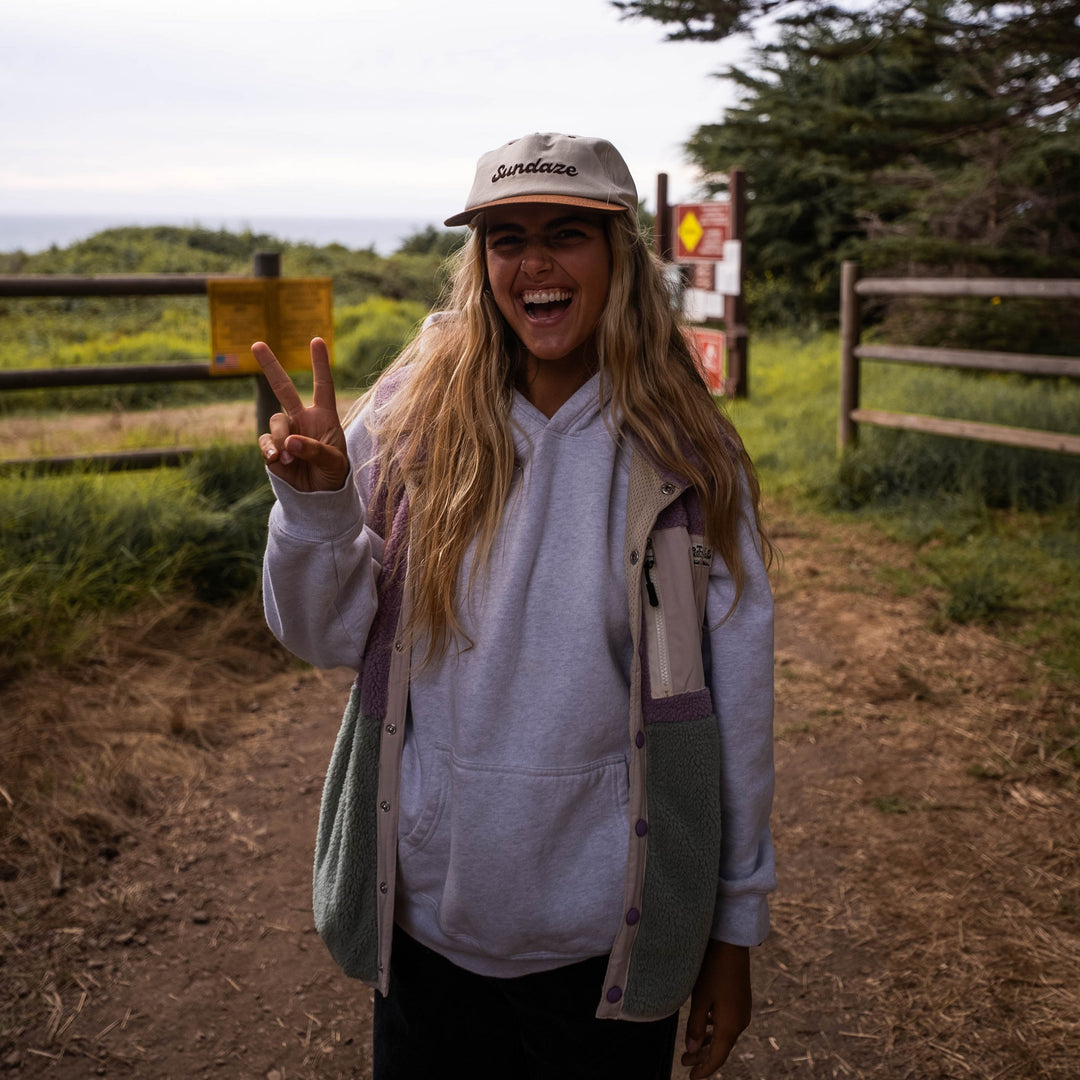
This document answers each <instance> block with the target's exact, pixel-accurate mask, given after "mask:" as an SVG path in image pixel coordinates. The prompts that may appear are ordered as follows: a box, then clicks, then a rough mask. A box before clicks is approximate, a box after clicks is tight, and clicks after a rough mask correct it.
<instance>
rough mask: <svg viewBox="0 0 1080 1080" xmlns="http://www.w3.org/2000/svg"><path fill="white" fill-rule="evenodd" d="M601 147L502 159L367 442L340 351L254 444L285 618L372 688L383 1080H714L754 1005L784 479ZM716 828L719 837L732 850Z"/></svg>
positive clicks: (288, 633)
mask: <svg viewBox="0 0 1080 1080" xmlns="http://www.w3.org/2000/svg"><path fill="white" fill-rule="evenodd" d="M636 209H637V193H636V190H635V187H634V183H633V180H632V179H631V177H630V174H629V172H628V170H627V168H626V165H625V163H624V162H623V160H622V158H621V157H620V156H619V154H618V152H617V151H616V150H615V148H614V147H612V146H611V144H610V143H607V142H605V141H603V140H599V139H586V138H575V137H571V136H564V135H532V136H527V137H526V138H523V139H519V140H515V141H514V142H511V143H509V144H507V145H506V146H503V147H500V148H498V149H497V150H494V151H492V152H491V153H489V154H486V155H484V156H483V157H482V158H481V159H480V162H479V165H478V168H477V173H476V179H475V181H474V184H473V188H472V191H471V193H470V195H469V198H468V200H467V202H466V208H465V210H464V211H463V212H462V213H460V214H457V215H455V216H453V217H451V218H449V219H448V220H447V224H448V225H456V224H463V223H467V224H468V225H469V226H470V228H471V236H470V238H469V241H468V243H467V244H466V245H465V247H464V249H463V250H462V252H461V253H460V255H459V257H458V261H457V265H456V268H455V273H454V275H453V281H452V286H451V292H450V296H449V300H448V304H447V310H446V311H445V312H443V313H441V315H440V317H439V318H438V319H437V320H433V321H431V325H430V326H428V327H427V328H426V329H425V330H423V332H422V333H421V334H420V335H419V336H418V337H417V338H416V340H415V341H414V342H413V343H412V345H410V346H409V347H408V348H407V349H406V350H405V351H404V352H403V354H402V355H401V357H399V359H398V360H397V361H396V362H395V363H394V364H393V365H391V367H390V368H389V369H388V370H387V371H386V372H385V373H384V375H383V376H382V377H381V378H380V379H379V380H378V382H377V383H376V384H375V386H374V387H373V388H372V390H371V391H370V392H369V393H368V394H367V395H366V396H365V398H364V399H363V400H362V402H361V403H360V412H359V415H358V416H357V417H356V418H355V419H354V420H353V421H352V422H351V423H347V431H343V430H342V427H341V425H340V424H339V422H338V418H337V412H336V408H335V402H334V388H333V382H332V379H331V376H330V371H329V363H328V359H327V355H326V348H325V345H323V343H322V342H321V341H319V340H316V341H314V342H312V367H313V370H314V376H315V389H314V403H313V405H312V406H311V407H310V408H305V407H304V406H303V405H302V403H301V401H300V398H299V396H298V395H297V393H296V391H295V389H294V388H293V386H292V384H291V383H290V381H289V379H288V377H287V376H286V375H285V374H284V372H283V371H282V370H281V369H280V367H279V366H278V365H277V362H276V361H275V360H274V358H273V355H272V353H271V352H270V350H269V349H268V348H267V347H266V346H265V345H264V344H261V343H259V344H256V345H255V346H253V351H254V352H255V355H256V357H257V358H258V360H259V362H260V364H261V366H262V368H263V370H264V371H265V373H266V375H267V377H268V378H269V380H270V383H271V385H272V387H273V388H274V390H275V392H276V393H277V395H278V398H279V400H280V401H281V403H282V405H283V407H284V410H285V411H284V412H283V413H279V414H278V415H276V416H275V417H274V418H273V419H272V420H271V423H270V431H269V433H268V434H265V435H263V436H262V437H261V438H260V440H259V444H260V447H261V449H262V453H263V455H264V458H265V460H266V462H267V466H268V469H269V471H270V474H271V479H272V483H273V485H274V489H275V492H276V494H277V496H278V502H277V504H276V506H275V508H274V510H273V512H272V515H271V528H270V540H269V544H268V548H267V554H266V565H265V604H266V613H267V619H268V622H269V624H270V626H271V628H272V629H273V630H274V632H275V633H276V634H277V635H278V637H279V638H280V639H281V640H282V641H283V642H284V643H285V644H286V645H287V646H288V647H289V648H290V649H292V650H293V651H294V652H296V653H297V654H298V655H300V656H302V657H303V658H305V659H307V660H309V661H310V662H312V663H314V664H317V665H320V666H334V665H348V666H351V667H353V668H355V669H357V671H358V677H357V681H356V684H355V686H354V689H353V693H352V696H351V698H350V702H349V706H348V708H347V710H346V713H345V717H344V719H343V722H342V727H341V732H340V734H339V736H338V741H337V745H336V746H335V750H334V756H333V759H332V761H331V765H330V769H329V772H328V775H327V780H326V788H325V791H324V795H323V806H322V813H321V818H320V824H319V836H318V841H317V850H316V867H315V913H316V922H317V924H318V926H319V930H320V933H321V934H322V936H323V938H324V940H325V941H326V943H327V945H328V947H329V948H330V950H331V952H332V953H333V955H334V957H335V959H336V960H337V961H338V963H339V964H340V965H341V966H342V967H343V968H344V970H345V971H346V973H348V974H350V975H353V976H356V977H359V978H363V979H365V980H366V981H368V982H370V983H371V984H373V985H375V986H376V987H377V989H378V994H377V995H376V1002H375V1033H374V1043H375V1077H376V1080H387V1078H398V1077H411V1076H420V1075H426V1070H429V1069H433V1068H437V1067H439V1066H442V1065H445V1064H446V1063H447V1062H454V1063H455V1064H456V1063H459V1062H464V1063H466V1064H467V1065H468V1067H469V1068H470V1070H471V1075H476V1076H487V1075H491V1076H500V1077H502V1076H518V1075H521V1076H531V1077H550V1076H560V1077H562V1076H582V1077H585V1076H588V1077H597V1076H610V1077H612V1078H615V1077H619V1078H628V1077H650V1078H651V1077H668V1076H669V1075H670V1070H671V1060H672V1053H673V1048H674V1041H675V1035H676V1023H677V1013H678V1009H679V1007H680V1005H681V1004H682V1002H683V1001H684V1000H685V999H686V997H687V995H688V994H691V991H692V997H691V1009H690V1016H689V1020H688V1023H687V1030H686V1041H685V1053H684V1054H683V1057H682V1061H683V1064H684V1065H688V1066H690V1067H691V1070H692V1071H691V1073H690V1075H691V1077H693V1078H698V1077H704V1076H707V1075H709V1074H711V1072H713V1071H714V1070H715V1069H716V1068H717V1067H718V1066H719V1065H720V1064H721V1063H722V1062H723V1061H724V1059H725V1058H726V1057H727V1055H728V1053H729V1052H730V1049H731V1047H732V1045H733V1044H734V1042H735V1040H736V1038H737V1037H738V1035H739V1033H740V1032H741V1031H742V1029H743V1028H745V1026H746V1024H747V1023H748V1022H749V1018H750V1000H751V994H750V978H749V959H748V947H749V946H751V945H754V944H757V943H758V942H760V941H761V940H762V939H763V938H764V936H765V934H766V933H767V929H768V908H767V901H766V894H767V893H768V891H769V890H770V889H771V888H773V885H774V882H773V866H772V846H771V841H770V837H769V829H768V816H769V809H770V804H771V797H772V731H771V724H772V598H771V594H770V591H769V586H768V580H767V576H766V572H765V565H764V560H763V552H765V553H767V552H768V544H767V542H766V541H765V540H764V537H763V536H762V534H761V530H760V526H759V519H758V509H759V508H758V503H759V495H758V487H757V484H756V481H755V479H754V474H753V470H752V467H751V465H750V462H749V460H748V458H747V456H746V453H745V451H744V450H743V448H742V444H741V442H740V441H739V439H738V437H737V435H736V434H735V432H734V429H733V428H732V427H731V424H730V423H729V422H728V421H727V420H726V418H724V417H723V416H722V415H721V414H720V413H719V412H718V411H717V409H716V407H715V404H714V402H713V400H712V398H711V396H710V394H709V393H708V390H707V389H706V387H705V385H704V383H703V381H702V379H701V377H700V375H699V373H698V370H697V367H696V365H695V362H694V359H693V357H692V355H691V353H690V351H689V348H688V346H687V344H686V341H685V339H684V337H683V335H682V333H681V331H680V330H679V327H678V325H677V322H676V319H675V316H674V314H673V311H672V304H671V298H670V296H669V294H668V291H667V288H666V286H665V283H664V279H663V277H662V274H661V272H660V269H659V267H658V264H657V263H656V262H655V260H654V259H653V257H652V255H651V253H650V252H649V250H648V248H647V246H646V245H645V243H644V241H643V239H642V237H641V234H640V232H639V229H638V225H637V218H636ZM721 819H722V821H723V829H722V830H721Z"/></svg>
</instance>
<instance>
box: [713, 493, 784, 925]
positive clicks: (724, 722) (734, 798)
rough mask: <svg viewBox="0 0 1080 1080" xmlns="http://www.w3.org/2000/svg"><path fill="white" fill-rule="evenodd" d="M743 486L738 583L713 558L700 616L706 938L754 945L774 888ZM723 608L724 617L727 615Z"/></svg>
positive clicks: (767, 741)
mask: <svg viewBox="0 0 1080 1080" xmlns="http://www.w3.org/2000/svg"><path fill="white" fill-rule="evenodd" d="M749 505H750V503H749V493H748V492H747V490H746V487H745V485H744V487H743V499H742V506H743V512H742V513H741V514H740V520H739V553H740V555H741V556H742V563H743V568H744V584H743V591H742V595H741V597H740V598H739V604H738V607H736V608H735V610H734V611H732V612H731V614H730V615H727V613H728V610H729V608H730V607H731V602H732V600H733V599H734V596H735V585H734V582H733V581H732V579H731V575H730V573H729V571H728V568H727V566H726V565H725V563H724V561H723V560H722V559H720V558H717V559H714V560H713V567H712V571H711V575H710V578H709V591H708V599H707V602H706V617H707V619H708V629H709V633H708V635H707V638H706V641H707V643H708V655H707V657H706V660H707V665H706V671H707V672H709V673H710V677H711V683H710V685H711V689H712V695H713V703H714V705H715V708H716V714H717V723H718V725H719V728H720V761H721V766H720V806H721V821H722V829H723V837H722V848H721V856H720V883H719V888H718V891H717V899H716V907H715V909H714V912H713V925H712V937H714V938H716V939H718V940H720V941H726V942H730V943H731V944H733V945H758V944H760V943H761V942H762V941H763V940H764V939H765V937H766V936H767V934H768V932H769V905H768V899H767V897H768V893H770V892H771V891H772V890H773V889H775V888H776V874H775V867H774V858H773V845H772V835H771V833H770V830H769V814H770V812H771V810H772V799H773V598H772V590H771V588H770V586H769V578H768V573H767V571H766V569H765V566H764V563H763V562H762V557H761V551H760V549H759V546H758V537H757V530H756V529H755V527H754V524H753V520H752V517H751V515H750V512H749V510H748V507H749ZM725 615H727V617H726V618H725Z"/></svg>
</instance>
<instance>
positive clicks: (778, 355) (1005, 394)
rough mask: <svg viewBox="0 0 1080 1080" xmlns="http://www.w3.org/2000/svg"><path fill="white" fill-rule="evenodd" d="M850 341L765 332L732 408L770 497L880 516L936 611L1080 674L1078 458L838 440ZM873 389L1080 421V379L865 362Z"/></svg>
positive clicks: (917, 403) (912, 404)
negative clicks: (934, 593) (841, 443)
mask: <svg viewBox="0 0 1080 1080" xmlns="http://www.w3.org/2000/svg"><path fill="white" fill-rule="evenodd" d="M839 355H840V349H839V341H838V339H837V337H836V336H835V335H828V334H826V335H821V336H818V337H815V338H812V339H806V340H800V339H798V338H796V337H793V336H790V335H785V336H766V335H762V336H760V337H758V338H757V339H755V340H754V341H753V342H752V344H751V351H750V368H749V371H750V379H749V382H750V396H749V397H748V398H747V399H745V400H740V401H736V402H733V403H731V405H730V406H729V413H730V415H731V417H732V419H733V420H734V421H735V423H736V425H737V427H738V428H739V431H740V432H741V433H742V436H743V438H744V440H745V442H746V444H747V447H748V449H749V451H750V454H751V456H752V457H753V458H754V460H755V463H756V465H757V468H758V471H759V474H760V477H761V481H762V486H763V488H764V490H765V491H766V493H767V495H768V496H769V497H771V498H773V499H775V500H781V501H784V502H789V503H794V504H796V505H802V506H803V507H808V508H812V509H814V510H815V511H817V512H824V513H828V514H833V515H840V516H851V517H853V518H859V519H869V520H870V521H872V522H873V523H874V524H875V526H876V527H878V528H879V529H880V530H881V531H882V533H883V534H884V535H885V536H887V537H889V538H891V539H894V540H899V541H901V542H903V543H905V544H906V545H908V546H910V547H912V548H913V549H914V550H915V551H916V553H917V556H918V561H917V570H916V572H915V574H914V576H913V574H912V572H911V571H909V570H904V569H897V570H896V571H895V574H894V575H893V576H894V578H895V580H894V581H893V585H894V587H895V588H896V590H897V592H898V593H900V594H907V595H910V594H911V593H912V592H914V591H916V590H918V589H919V588H921V587H927V586H929V587H932V588H934V589H936V590H938V591H939V592H940V593H941V594H942V595H943V600H942V605H941V610H940V613H939V617H940V618H941V619H942V620H944V621H950V622H956V623H966V622H975V623H979V624H982V625H987V626H990V627H992V628H993V629H994V630H995V632H997V633H999V634H1000V635H1002V636H1003V637H1005V638H1007V639H1010V640H1013V641H1015V642H1017V643H1019V644H1021V645H1023V646H1025V647H1028V648H1030V649H1033V650H1034V651H1035V652H1036V653H1037V654H1038V655H1039V657H1040V659H1041V661H1042V662H1044V663H1046V664H1048V665H1049V666H1050V667H1052V668H1054V669H1056V670H1058V671H1060V672H1062V673H1064V674H1066V675H1068V676H1070V677H1072V678H1080V620H1078V618H1077V615H1076V612H1077V611H1078V610H1080V459H1078V458H1075V457H1070V456H1068V455H1064V454H1049V453H1039V452H1036V451H1024V450H1018V449H1015V448H1010V447H998V446H989V445H986V444H979V443H972V442H968V441H965V440H957V439H945V438H940V437H934V436H927V435H921V434H918V433H913V432H894V431H883V430H879V429H873V428H869V427H867V426H866V425H864V426H863V428H862V430H861V432H860V444H859V446H858V447H857V448H856V449H855V450H852V451H849V452H848V453H847V454H845V455H844V456H843V457H841V456H840V455H839V453H838V450H837V418H838V404H839ZM864 367H865V369H866V374H865V375H864V383H863V401H864V403H865V404H867V405H868V406H874V407H879V408H889V409H892V410H895V411H905V412H923V413H930V414H937V415H949V416H957V417H964V418H969V419H982V420H987V421H991V422H995V423H1005V424H1012V425H1015V426H1021V427H1044V428H1048V429H1054V430H1060V431H1068V432H1080V384H1078V383H1077V382H1076V381H1075V380H1065V379H1057V380H1034V379H1022V378H1020V377H1018V376H1000V375H991V376H986V377H980V376H973V375H972V374H970V373H966V372H952V371H936V370H926V369H922V368H916V367H912V366H907V367H901V366H899V365H881V364H878V365H874V364H868V365H864Z"/></svg>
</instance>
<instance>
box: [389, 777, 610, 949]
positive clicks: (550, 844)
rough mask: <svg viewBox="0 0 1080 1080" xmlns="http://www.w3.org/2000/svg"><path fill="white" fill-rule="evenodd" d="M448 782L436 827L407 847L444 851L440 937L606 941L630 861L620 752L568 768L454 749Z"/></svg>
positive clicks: (529, 942) (517, 944) (497, 944)
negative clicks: (525, 764)
mask: <svg viewBox="0 0 1080 1080" xmlns="http://www.w3.org/2000/svg"><path fill="white" fill-rule="evenodd" d="M448 788H449V790H448V797H449V805H448V806H447V808H446V811H445V812H444V813H443V814H442V815H441V816H440V819H439V822H438V824H437V825H436V827H435V833H436V837H435V838H433V839H431V840H429V842H428V843H427V844H426V845H425V847H424V854H421V853H419V852H418V853H416V855H414V856H413V857H412V858H437V857H438V853H439V852H440V851H442V852H444V853H445V858H446V866H445V879H444V884H443V889H442V897H441V900H440V902H439V916H438V918H439V925H440V927H441V929H442V931H443V933H445V934H446V935H447V937H449V938H451V939H457V940H460V941H461V942H462V943H463V944H466V943H467V944H468V945H469V946H470V947H471V948H473V949H475V950H476V951H478V952H482V953H485V954H487V955H492V956H499V957H502V958H514V957H526V956H535V955H538V954H539V955H544V956H566V957H572V958H577V957H581V956H584V955H587V954H591V953H599V952H603V951H605V950H606V949H608V948H609V947H610V945H611V941H612V938H613V936H614V932H615V929H616V926H617V924H618V919H619V912H620V907H621V897H622V890H623V880H624V876H625V866H626V845H627V824H626V822H627V817H626V813H627V812H626V803H627V766H626V761H625V759H624V758H623V757H621V756H618V757H611V758H605V759H602V760H600V761H595V762H591V763H589V764H588V765H584V766H579V767H575V768H569V769H526V768H512V767H505V766H490V765H481V764H477V763H475V762H467V761H460V760H457V759H454V758H451V759H450V760H449V785H448ZM439 834H442V835H439ZM410 861H412V859H410Z"/></svg>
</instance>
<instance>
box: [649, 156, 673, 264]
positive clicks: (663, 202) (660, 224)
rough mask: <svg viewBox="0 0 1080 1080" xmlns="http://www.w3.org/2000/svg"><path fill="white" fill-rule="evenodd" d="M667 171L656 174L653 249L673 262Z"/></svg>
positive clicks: (659, 255)
mask: <svg viewBox="0 0 1080 1080" xmlns="http://www.w3.org/2000/svg"><path fill="white" fill-rule="evenodd" d="M667 187H668V185H667V173H663V172H662V173H657V175H656V220H655V222H654V223H653V251H654V252H656V255H657V258H659V259H662V260H663V261H664V262H666V263H668V262H671V249H672V242H671V207H670V206H668V201H667Z"/></svg>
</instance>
